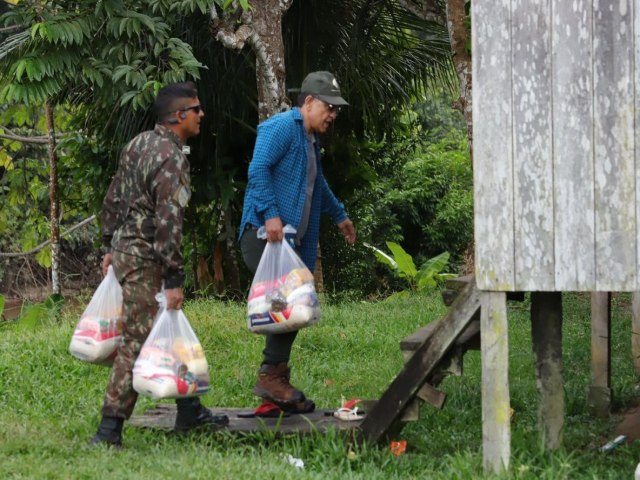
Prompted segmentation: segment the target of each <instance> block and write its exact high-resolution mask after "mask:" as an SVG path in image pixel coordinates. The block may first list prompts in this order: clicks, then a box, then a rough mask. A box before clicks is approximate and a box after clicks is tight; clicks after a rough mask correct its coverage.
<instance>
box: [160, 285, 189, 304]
mask: <svg viewBox="0 0 640 480" xmlns="http://www.w3.org/2000/svg"><path fill="white" fill-rule="evenodd" d="M164 296H165V297H167V310H180V309H181V308H182V301H183V300H184V294H183V293H182V288H180V287H178V288H170V289H168V290H165V291H164Z"/></svg>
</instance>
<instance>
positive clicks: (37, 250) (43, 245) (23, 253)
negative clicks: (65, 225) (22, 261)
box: [0, 215, 96, 258]
mask: <svg viewBox="0 0 640 480" xmlns="http://www.w3.org/2000/svg"><path fill="white" fill-rule="evenodd" d="M95 219H96V215H91V216H90V217H89V218H85V219H84V220H82V221H81V222H80V223H76V224H75V225H74V226H73V227H71V228H70V229H69V230H66V231H65V232H62V233H61V234H60V238H62V237H64V236H66V235H69V234H70V233H71V232H74V231H76V230H77V229H79V228H81V227H84V226H85V225H86V224H88V223H91V222H93V221H94V220H95ZM50 243H51V239H49V240H47V241H46V242H42V243H41V244H40V245H38V246H37V247H35V248H33V249H31V250H29V251H28V252H18V253H3V252H0V257H4V258H11V257H26V256H27V255H32V254H34V253H37V252H39V251H40V250H42V249H43V248H44V247H46V246H47V245H49V244H50Z"/></svg>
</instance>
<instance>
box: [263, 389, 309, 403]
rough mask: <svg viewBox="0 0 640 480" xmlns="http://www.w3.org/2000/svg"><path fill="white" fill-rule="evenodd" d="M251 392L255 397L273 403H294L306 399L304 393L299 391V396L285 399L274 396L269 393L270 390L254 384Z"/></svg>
mask: <svg viewBox="0 0 640 480" xmlns="http://www.w3.org/2000/svg"><path fill="white" fill-rule="evenodd" d="M253 394H254V395H255V396H257V397H260V398H263V399H265V400H270V401H272V402H273V403H284V404H287V405H289V404H295V403H300V402H304V401H305V400H306V397H305V396H304V393H302V392H300V396H299V397H293V398H291V399H289V400H285V399H283V398H276V397H274V396H273V395H271V392H269V391H268V390H266V389H264V388H262V387H258V386H255V387H253Z"/></svg>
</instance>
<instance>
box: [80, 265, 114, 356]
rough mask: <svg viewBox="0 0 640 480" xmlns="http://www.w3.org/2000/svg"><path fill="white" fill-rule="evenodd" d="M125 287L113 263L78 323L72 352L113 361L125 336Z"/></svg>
mask: <svg viewBox="0 0 640 480" xmlns="http://www.w3.org/2000/svg"><path fill="white" fill-rule="evenodd" d="M121 334H122V287H121V286H120V284H119V283H118V279H117V278H116V274H115V272H114V271H113V267H112V266H111V265H109V269H108V271H107V275H106V276H105V277H104V279H103V280H102V282H100V285H99V286H98V288H97V289H96V291H95V293H94V294H93V297H91V301H90V302H89V305H87V308H86V309H85V311H84V313H83V314H82V316H81V317H80V321H79V322H78V325H77V326H76V329H75V331H74V332H73V336H72V337H71V343H70V344H69V352H70V353H71V355H73V356H74V357H76V358H79V359H80V360H84V361H86V362H91V363H100V364H110V363H112V362H113V359H114V357H115V355H116V350H117V348H118V346H119V345H120V342H121V340H122V336H121Z"/></svg>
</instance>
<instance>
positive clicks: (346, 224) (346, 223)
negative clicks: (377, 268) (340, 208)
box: [338, 218, 356, 245]
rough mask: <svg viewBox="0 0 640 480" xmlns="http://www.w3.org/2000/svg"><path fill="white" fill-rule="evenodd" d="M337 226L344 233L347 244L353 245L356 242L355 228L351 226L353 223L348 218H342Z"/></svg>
mask: <svg viewBox="0 0 640 480" xmlns="http://www.w3.org/2000/svg"><path fill="white" fill-rule="evenodd" d="M338 228H339V229H340V231H341V232H342V235H344V239H345V240H346V242H347V243H348V244H349V245H353V244H354V243H356V229H355V228H354V226H353V223H352V222H351V220H349V219H348V218H347V219H346V220H343V221H342V222H340V223H339V224H338Z"/></svg>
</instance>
